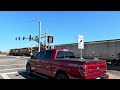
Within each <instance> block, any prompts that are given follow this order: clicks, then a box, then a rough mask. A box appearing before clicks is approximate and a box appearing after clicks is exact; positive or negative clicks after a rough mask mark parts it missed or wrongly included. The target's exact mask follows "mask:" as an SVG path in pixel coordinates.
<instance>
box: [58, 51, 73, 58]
mask: <svg viewBox="0 0 120 90" xmlns="http://www.w3.org/2000/svg"><path fill="white" fill-rule="evenodd" d="M56 58H75V55H74V53H73V52H66V51H59V52H58V53H57V56H56Z"/></svg>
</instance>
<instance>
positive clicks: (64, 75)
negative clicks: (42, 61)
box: [55, 73, 69, 79]
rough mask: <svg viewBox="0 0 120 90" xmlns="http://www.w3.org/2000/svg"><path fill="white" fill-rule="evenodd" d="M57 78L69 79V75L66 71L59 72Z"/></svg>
mask: <svg viewBox="0 0 120 90" xmlns="http://www.w3.org/2000/svg"><path fill="white" fill-rule="evenodd" d="M55 79H69V77H68V75H66V74H64V73H59V74H57V75H56V77H55Z"/></svg>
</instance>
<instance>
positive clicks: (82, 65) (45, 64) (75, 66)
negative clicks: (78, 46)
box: [26, 49, 109, 79]
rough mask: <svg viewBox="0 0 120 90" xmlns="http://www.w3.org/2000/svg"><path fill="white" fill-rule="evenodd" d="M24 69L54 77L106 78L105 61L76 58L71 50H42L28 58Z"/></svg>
mask: <svg viewBox="0 0 120 90" xmlns="http://www.w3.org/2000/svg"><path fill="white" fill-rule="evenodd" d="M26 71H27V73H28V74H29V75H30V74H31V73H35V72H36V73H38V74H42V75H46V76H49V77H52V78H55V79H108V77H109V76H108V75H107V74H106V61H105V60H97V59H96V60H95V59H79V58H76V57H75V55H74V53H73V51H72V50H66V49H52V50H43V51H40V52H39V53H37V54H36V56H32V57H31V59H28V61H27V64H26Z"/></svg>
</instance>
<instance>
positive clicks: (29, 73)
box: [26, 64, 31, 75]
mask: <svg viewBox="0 0 120 90" xmlns="http://www.w3.org/2000/svg"><path fill="white" fill-rule="evenodd" d="M26 72H27V74H28V75H31V67H30V65H29V64H27V65H26Z"/></svg>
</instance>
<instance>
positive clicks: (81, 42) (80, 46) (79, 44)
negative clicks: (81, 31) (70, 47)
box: [78, 35, 84, 49]
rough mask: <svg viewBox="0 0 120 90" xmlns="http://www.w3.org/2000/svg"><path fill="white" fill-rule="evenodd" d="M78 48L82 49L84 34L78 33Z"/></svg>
mask: <svg viewBox="0 0 120 90" xmlns="http://www.w3.org/2000/svg"><path fill="white" fill-rule="evenodd" d="M78 49H84V36H83V35H78Z"/></svg>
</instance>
